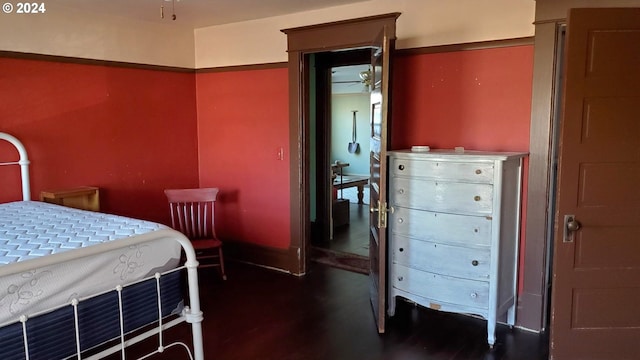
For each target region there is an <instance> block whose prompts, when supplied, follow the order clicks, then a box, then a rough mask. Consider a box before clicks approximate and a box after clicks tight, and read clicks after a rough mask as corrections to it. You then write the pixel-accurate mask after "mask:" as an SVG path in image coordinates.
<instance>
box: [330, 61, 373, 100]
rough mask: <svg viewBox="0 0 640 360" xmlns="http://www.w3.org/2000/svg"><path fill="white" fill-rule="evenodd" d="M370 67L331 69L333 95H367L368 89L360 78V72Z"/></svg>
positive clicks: (351, 66)
mask: <svg viewBox="0 0 640 360" xmlns="http://www.w3.org/2000/svg"><path fill="white" fill-rule="evenodd" d="M369 67H370V66H369V65H350V66H339V67H334V68H331V92H332V93H333V94H365V93H367V92H368V88H367V87H366V86H365V85H364V82H363V81H362V79H361V78H360V72H362V71H367V70H369Z"/></svg>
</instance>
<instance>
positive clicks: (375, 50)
mask: <svg viewBox="0 0 640 360" xmlns="http://www.w3.org/2000/svg"><path fill="white" fill-rule="evenodd" d="M391 50H392V41H391V40H390V39H389V37H388V35H387V33H386V28H385V29H383V31H382V32H381V33H380V34H379V35H378V37H377V38H376V40H375V41H374V43H373V46H372V56H371V69H372V70H373V71H372V73H373V79H372V90H371V118H370V122H369V123H370V125H371V135H370V144H371V146H370V148H371V150H370V166H371V169H370V173H371V177H370V179H369V184H370V191H369V192H370V194H371V195H370V197H371V198H370V202H369V204H370V206H371V208H370V210H371V211H370V214H371V217H370V219H369V224H370V234H369V264H370V265H369V266H370V269H369V278H370V297H371V305H372V308H373V315H374V317H375V319H376V323H377V325H378V332H379V333H383V332H384V330H385V318H386V296H387V282H386V281H387V279H386V277H387V271H386V268H387V236H386V230H387V229H386V216H387V203H386V202H387V145H388V138H389V137H388V134H387V128H388V127H389V126H390V123H389V117H388V113H389V111H388V104H389V75H390V74H389V60H390V58H389V54H390V52H391Z"/></svg>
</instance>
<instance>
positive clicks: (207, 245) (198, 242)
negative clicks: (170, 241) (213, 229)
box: [191, 239, 222, 250]
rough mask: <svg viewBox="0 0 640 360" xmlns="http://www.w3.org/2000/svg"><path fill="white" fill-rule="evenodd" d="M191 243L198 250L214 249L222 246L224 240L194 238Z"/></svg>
mask: <svg viewBox="0 0 640 360" xmlns="http://www.w3.org/2000/svg"><path fill="white" fill-rule="evenodd" d="M191 245H193V248H194V249H196V250H204V249H212V248H217V247H220V246H222V241H220V240H218V239H194V240H191Z"/></svg>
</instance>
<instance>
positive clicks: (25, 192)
mask: <svg viewBox="0 0 640 360" xmlns="http://www.w3.org/2000/svg"><path fill="white" fill-rule="evenodd" d="M0 139H2V140H6V141H8V142H10V143H11V144H13V146H15V148H16V150H18V154H20V160H18V161H10V162H0V165H20V174H21V176H22V200H24V201H29V200H31V188H30V186H29V159H28V158H27V150H26V149H25V148H24V145H22V143H21V142H20V140H18V139H16V138H15V137H14V136H12V135H9V134H7V133H3V132H0Z"/></svg>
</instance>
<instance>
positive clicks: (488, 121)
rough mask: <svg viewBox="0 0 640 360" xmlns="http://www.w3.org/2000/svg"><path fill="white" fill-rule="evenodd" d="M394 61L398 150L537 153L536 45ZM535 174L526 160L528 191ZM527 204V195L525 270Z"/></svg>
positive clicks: (395, 143)
mask: <svg viewBox="0 0 640 360" xmlns="http://www.w3.org/2000/svg"><path fill="white" fill-rule="evenodd" d="M394 61H395V62H394V74H393V89H392V91H393V99H392V128H391V139H392V140H391V141H392V147H393V148H394V149H403V148H409V147H411V146H412V145H429V146H431V147H432V148H454V147H456V146H463V147H464V148H465V149H470V150H489V151H522V152H528V151H529V126H530V118H531V86H532V83H533V45H528V46H514V47H505V48H494V49H483V50H471V51H457V52H448V53H436V54H424V55H411V56H398V57H396V58H395V59H394ZM528 175H529V174H528V159H525V163H524V180H523V189H526V188H527V182H528V178H529V176H528ZM527 199H528V198H527V193H526V191H524V192H523V204H522V226H521V232H520V235H521V251H520V263H521V266H522V262H523V261H524V246H525V244H526V241H525V232H524V229H525V225H526V218H527V216H526V204H527ZM520 280H522V273H521V274H520ZM520 284H522V281H520Z"/></svg>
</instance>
